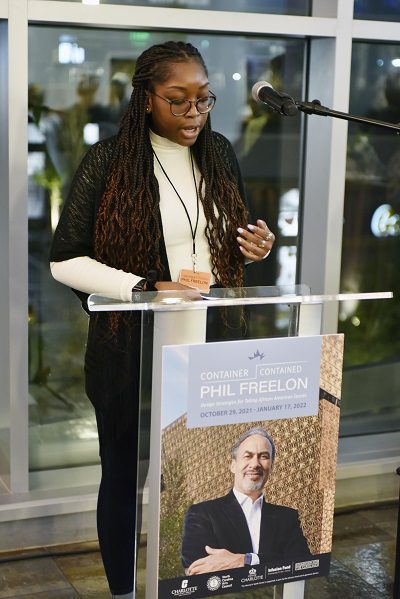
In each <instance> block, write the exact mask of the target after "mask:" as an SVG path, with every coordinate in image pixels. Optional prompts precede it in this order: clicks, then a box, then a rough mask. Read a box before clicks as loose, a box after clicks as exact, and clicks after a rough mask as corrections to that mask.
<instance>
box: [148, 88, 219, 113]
mask: <svg viewBox="0 0 400 599" xmlns="http://www.w3.org/2000/svg"><path fill="white" fill-rule="evenodd" d="M150 93H151V94H153V96H157V98H161V100H164V101H165V102H168V104H169V109H170V111H171V114H172V116H177V117H179V116H186V115H187V113H188V112H190V110H191V108H192V104H194V105H195V106H196V110H197V112H198V113H199V114H207V113H208V112H211V110H212V109H213V108H214V106H215V102H216V101H217V96H216V95H215V94H213V93H212V92H209V94H208V96H204V97H203V98H198V99H197V100H188V99H187V98H182V99H176V100H169V99H168V98H164V96H160V94H156V92H150ZM210 98H212V99H213V103H212V105H211V106H210V107H209V108H208V109H207V110H203V112H201V111H200V110H199V109H198V103H199V102H204V100H206V99H210ZM182 101H185V102H190V106H189V108H188V109H187V110H186V111H185V112H182V114H175V113H174V112H172V107H173V106H174V105H176V102H182Z"/></svg>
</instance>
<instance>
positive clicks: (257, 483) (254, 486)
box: [243, 478, 264, 492]
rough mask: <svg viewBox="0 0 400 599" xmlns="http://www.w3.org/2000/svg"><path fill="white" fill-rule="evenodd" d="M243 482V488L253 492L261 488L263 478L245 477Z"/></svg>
mask: <svg viewBox="0 0 400 599" xmlns="http://www.w3.org/2000/svg"><path fill="white" fill-rule="evenodd" d="M243 482H244V484H243V486H244V488H245V489H246V490H247V491H251V492H253V491H261V489H262V488H263V486H264V480H263V479H261V480H248V479H247V478H245V479H244V481H243Z"/></svg>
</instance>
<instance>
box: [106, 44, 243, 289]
mask: <svg viewBox="0 0 400 599" xmlns="http://www.w3.org/2000/svg"><path fill="white" fill-rule="evenodd" d="M190 61H197V62H198V63H200V64H201V66H202V67H203V68H204V71H205V73H206V74H207V68H206V66H205V64H204V61H203V58H202V56H201V55H200V53H199V51H198V50H197V49H196V48H195V47H194V46H192V45H191V44H186V43H183V42H173V41H171V42H166V43H164V44H159V45H155V46H152V47H151V48H149V49H148V50H146V51H144V52H143V53H142V54H141V55H140V56H139V58H138V60H137V63H136V71H135V74H134V76H133V79H132V86H133V91H132V95H131V98H130V102H129V106H128V108H127V110H126V112H125V115H124V117H123V119H122V121H121V126H120V129H119V132H118V135H117V140H116V147H115V153H114V156H113V159H112V163H111V168H110V174H109V176H108V180H107V184H106V188H105V191H104V194H103V197H102V198H101V201H100V207H99V212H98V215H97V221H96V230H95V257H96V259H98V260H100V261H101V262H104V263H106V264H108V265H109V266H113V267H115V268H119V269H123V270H125V271H128V272H133V273H135V274H139V275H142V276H146V274H147V272H148V270H150V269H156V270H157V271H158V272H159V275H160V278H162V275H163V265H162V262H161V258H160V250H159V244H160V238H161V222H160V211H159V202H160V195H159V189H158V183H157V180H156V177H155V175H154V164H153V152H152V146H151V143H150V136H149V121H148V119H149V116H148V115H147V114H146V110H145V107H146V92H147V91H152V89H153V86H154V84H156V83H162V82H164V81H166V80H167V78H168V76H169V73H170V67H171V65H172V64H176V63H179V62H190ZM192 151H193V156H194V158H195V160H196V162H197V165H198V168H199V170H200V173H201V179H200V182H199V192H200V193H199V195H200V198H201V201H202V205H203V209H204V214H205V217H206V221H207V226H206V229H205V235H206V238H207V240H208V244H209V248H210V254H211V263H212V272H213V274H214V276H215V279H216V282H217V284H219V285H221V286H222V287H239V286H241V285H242V283H243V272H244V267H243V256H242V254H241V252H240V250H239V249H238V247H237V245H238V244H237V242H236V235H237V233H236V230H237V227H239V226H243V225H244V224H245V223H246V222H248V221H247V218H248V215H247V210H246V207H245V205H244V203H243V200H242V198H241V196H240V194H239V191H238V188H237V185H236V184H235V182H234V181H233V176H232V173H230V172H229V170H228V168H227V166H226V164H225V161H224V157H223V156H221V155H220V153H219V152H218V151H217V147H216V141H215V139H214V136H213V134H212V130H211V124H210V118H209V117H208V118H207V121H206V124H205V126H204V127H203V129H202V131H201V133H200V134H199V137H198V139H197V140H196V142H195V144H194V145H193V146H192ZM214 207H216V210H215V209H214Z"/></svg>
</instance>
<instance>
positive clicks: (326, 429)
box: [159, 335, 343, 599]
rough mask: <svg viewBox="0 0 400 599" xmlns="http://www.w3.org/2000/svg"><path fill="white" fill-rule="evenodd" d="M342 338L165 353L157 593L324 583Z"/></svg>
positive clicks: (215, 345) (222, 591)
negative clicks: (316, 578)
mask: <svg viewBox="0 0 400 599" xmlns="http://www.w3.org/2000/svg"><path fill="white" fill-rule="evenodd" d="M342 361H343V335H324V336H311V337H289V338H277V339H257V340H244V341H227V342H217V343H207V344H195V345H179V346H167V347H164V348H163V365H162V372H163V377H162V466H161V469H162V472H161V498H160V532H159V597H162V598H163V599H166V598H168V597H193V598H197V597H209V596H216V597H218V596H221V595H229V594H230V593H240V592H244V591H249V590H251V589H256V588H259V587H263V586H266V585H271V584H278V583H284V582H291V581H295V580H303V579H308V578H310V577H314V576H325V575H328V573H329V566H330V555H331V548H332V529H333V511H334V494H335V478H336V457H337V444H338V431H339V412H340V395H341V384H342Z"/></svg>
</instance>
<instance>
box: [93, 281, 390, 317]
mask: <svg viewBox="0 0 400 599" xmlns="http://www.w3.org/2000/svg"><path fill="white" fill-rule="evenodd" d="M303 287H304V286H303ZM271 289H272V290H276V289H277V288H267V287H252V288H246V287H243V288H238V289H220V290H218V292H220V293H219V294H218V295H205V294H200V293H199V292H197V291H195V290H193V291H183V292H182V291H157V292H152V291H146V292H142V293H137V294H135V297H134V299H133V301H129V302H123V301H121V300H116V299H112V298H108V297H104V296H102V295H99V294H92V295H90V296H89V298H88V308H89V311H91V312H102V311H131V310H134V311H136V310H139V311H147V310H150V311H154V312H168V311H176V310H203V309H205V308H207V307H214V306H221V307H222V306H249V305H267V304H285V305H316V304H320V305H322V304H325V303H328V302H336V301H338V302H343V301H363V300H378V299H392V298H393V292H392V291H377V292H368V293H336V294H325V295H324V294H318V295H313V294H310V293H304V292H303V293H300V294H299V293H295V292H294V293H282V292H281V293H280V294H278V295H273V294H271ZM265 290H269V292H270V293H269V294H268V293H266V291H265Z"/></svg>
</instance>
